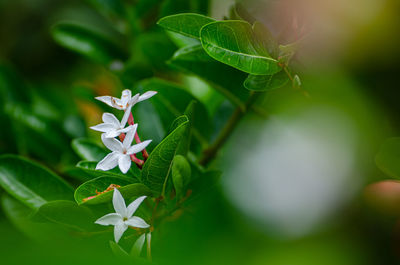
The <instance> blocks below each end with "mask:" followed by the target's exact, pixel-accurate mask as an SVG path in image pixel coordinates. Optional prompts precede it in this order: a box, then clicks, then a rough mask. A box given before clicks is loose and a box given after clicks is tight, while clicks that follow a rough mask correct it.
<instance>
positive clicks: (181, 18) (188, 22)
mask: <svg viewBox="0 0 400 265" xmlns="http://www.w3.org/2000/svg"><path fill="white" fill-rule="evenodd" d="M214 21H215V20H214V19H212V18H210V17H206V16H203V15H199V14H193V13H184V14H176V15H172V16H168V17H163V18H162V19H160V20H159V21H158V22H157V24H158V25H160V26H161V27H163V28H165V29H167V30H170V31H173V32H176V33H179V34H182V35H185V36H187V37H191V38H195V39H200V29H201V28H202V27H203V26H204V25H207V24H208V23H211V22H214Z"/></svg>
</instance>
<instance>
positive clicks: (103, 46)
mask: <svg viewBox="0 0 400 265" xmlns="http://www.w3.org/2000/svg"><path fill="white" fill-rule="evenodd" d="M51 33H52V36H53V38H54V40H55V41H56V42H57V43H58V44H60V45H61V46H63V47H65V48H68V49H70V50H73V51H75V52H78V53H80V54H82V55H84V56H86V57H88V58H90V59H92V60H93V61H95V62H100V63H110V62H111V61H112V60H114V59H125V58H126V55H125V54H124V52H123V51H122V49H121V48H120V47H119V46H118V45H117V44H116V43H114V42H113V41H112V40H111V39H109V38H107V37H106V36H103V35H101V34H100V33H99V32H96V31H95V30H93V29H91V28H88V27H85V26H84V25H83V24H78V23H72V22H71V23H68V22H64V23H58V24H56V25H55V26H54V27H53V28H52V31H51Z"/></svg>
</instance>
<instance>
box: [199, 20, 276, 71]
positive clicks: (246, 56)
mask: <svg viewBox="0 0 400 265" xmlns="http://www.w3.org/2000/svg"><path fill="white" fill-rule="evenodd" d="M200 36H201V42H202V45H203V48H204V50H206V52H207V53H208V54H209V55H210V56H211V57H213V58H214V59H216V60H218V61H220V62H222V63H225V64H227V65H230V66H232V67H235V68H237V69H239V70H241V71H244V72H246V73H249V74H254V75H271V74H275V73H277V72H279V71H280V70H281V67H280V66H279V65H278V61H277V60H275V59H273V58H271V57H270V56H269V55H268V53H267V52H266V51H265V52H264V53H261V52H262V50H260V49H259V47H258V45H257V43H256V40H255V37H254V33H253V30H252V27H251V25H250V24H249V23H247V22H244V21H217V22H213V23H209V24H207V25H205V26H204V27H203V28H202V29H201V32H200Z"/></svg>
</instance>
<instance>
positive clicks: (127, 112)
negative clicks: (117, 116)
mask: <svg viewBox="0 0 400 265" xmlns="http://www.w3.org/2000/svg"><path fill="white" fill-rule="evenodd" d="M131 109H132V105H129V106H128V107H127V108H126V110H125V113H124V116H123V117H122V120H121V123H120V124H119V126H120V128H124V127H125V125H126V123H127V122H128V119H129V116H130V115H131Z"/></svg>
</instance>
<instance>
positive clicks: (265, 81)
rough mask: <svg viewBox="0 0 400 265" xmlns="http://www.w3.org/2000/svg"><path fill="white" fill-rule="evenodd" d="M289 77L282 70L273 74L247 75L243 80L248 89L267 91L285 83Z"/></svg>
mask: <svg viewBox="0 0 400 265" xmlns="http://www.w3.org/2000/svg"><path fill="white" fill-rule="evenodd" d="M288 81H289V77H288V76H287V74H286V73H285V72H284V71H281V72H279V73H277V74H274V75H249V76H248V77H247V79H246V80H245V81H244V86H245V87H246V88H247V89H248V90H253V91H267V90H271V89H275V88H279V87H282V86H284V85H286V84H287V82H288Z"/></svg>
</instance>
